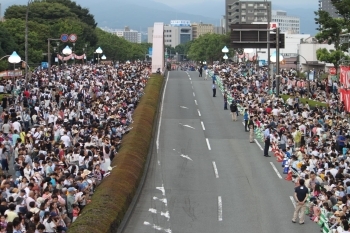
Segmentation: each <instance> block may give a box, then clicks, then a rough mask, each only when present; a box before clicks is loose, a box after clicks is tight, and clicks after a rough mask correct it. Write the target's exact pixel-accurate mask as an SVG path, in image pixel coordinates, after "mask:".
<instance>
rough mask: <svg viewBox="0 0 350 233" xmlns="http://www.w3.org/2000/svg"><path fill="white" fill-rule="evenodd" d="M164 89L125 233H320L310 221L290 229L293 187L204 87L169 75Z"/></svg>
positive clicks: (191, 75) (192, 75)
mask: <svg viewBox="0 0 350 233" xmlns="http://www.w3.org/2000/svg"><path fill="white" fill-rule="evenodd" d="M166 85H167V86H166V89H165V95H164V99H163V101H164V104H163V108H162V113H161V114H160V115H161V116H160V117H161V121H160V124H161V126H160V131H159V141H157V139H156V141H157V142H156V144H157V146H156V147H155V152H154V155H153V158H152V160H151V165H150V170H149V172H148V175H147V178H146V183H145V186H144V188H143V190H142V193H141V196H140V199H139V201H138V203H137V205H136V208H135V210H134V212H133V213H132V216H131V218H130V220H129V222H128V224H127V226H126V228H125V231H124V232H125V233H151V232H168V233H170V232H171V233H197V232H198V233H199V232H200V233H219V232H222V233H228V232H230V233H231V232H237V233H238V232H259V233H279V232H283V233H295V232H299V233H304V232H305V233H313V232H314V233H317V232H319V227H318V226H317V224H316V223H312V222H311V221H310V220H309V219H306V222H305V224H304V225H299V224H293V223H292V222H291V219H292V214H293V210H294V207H293V202H292V201H291V199H290V196H292V195H293V191H294V185H293V183H292V182H290V181H286V180H284V175H283V174H282V167H281V164H280V163H277V162H276V161H275V157H271V158H266V157H264V156H263V151H262V150H261V149H260V148H259V147H258V145H257V144H256V143H249V135H248V133H246V132H244V127H243V125H242V121H237V122H232V121H231V116H230V113H229V110H226V111H225V110H223V108H224V107H223V96H222V94H221V93H220V92H218V93H217V97H216V98H213V97H212V90H211V81H210V80H203V78H199V77H198V73H197V72H184V71H172V72H170V73H169V76H168V81H167V84H166ZM241 118H242V116H240V117H239V119H240V120H242V119H241ZM271 162H272V164H271ZM274 166H275V168H276V170H277V171H278V173H277V172H276V171H275V169H273V168H274ZM279 176H280V177H279Z"/></svg>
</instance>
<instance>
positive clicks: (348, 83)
mask: <svg viewBox="0 0 350 233" xmlns="http://www.w3.org/2000/svg"><path fill="white" fill-rule="evenodd" d="M340 83H341V84H342V87H343V88H350V66H340Z"/></svg>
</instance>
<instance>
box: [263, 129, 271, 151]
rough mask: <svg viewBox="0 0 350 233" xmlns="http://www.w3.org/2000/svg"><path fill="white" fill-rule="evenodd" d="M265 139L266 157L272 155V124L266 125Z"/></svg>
mask: <svg viewBox="0 0 350 233" xmlns="http://www.w3.org/2000/svg"><path fill="white" fill-rule="evenodd" d="M264 140H265V147H264V156H265V157H271V156H270V155H269V148H270V126H269V125H268V126H266V129H265V131H264Z"/></svg>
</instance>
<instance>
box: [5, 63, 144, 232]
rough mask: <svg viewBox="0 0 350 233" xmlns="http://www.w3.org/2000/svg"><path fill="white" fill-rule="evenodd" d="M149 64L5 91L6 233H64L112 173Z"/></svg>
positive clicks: (38, 80) (89, 69)
mask: <svg viewBox="0 0 350 233" xmlns="http://www.w3.org/2000/svg"><path fill="white" fill-rule="evenodd" d="M149 68H150V67H149V64H146V63H130V62H127V63H125V64H121V63H119V64H116V65H113V66H111V65H94V64H86V65H62V66H59V67H58V66H54V67H52V68H51V74H50V75H49V73H48V70H41V69H37V70H35V71H34V72H33V73H32V75H31V77H30V80H29V82H26V80H25V78H24V77H22V78H18V79H3V80H2V81H1V84H0V94H1V96H2V100H1V107H0V112H1V124H0V125H1V127H0V143H1V148H0V157H1V166H2V172H3V175H2V179H1V185H0V194H1V195H0V202H1V203H0V216H1V217H0V232H6V233H12V232H13V233H17V232H26V233H34V232H47V233H53V232H62V233H63V232H66V230H67V228H68V227H69V225H70V224H71V223H72V222H74V221H75V220H76V219H77V217H78V216H79V213H80V212H81V211H82V210H83V209H84V207H85V206H86V205H87V204H88V203H89V202H90V201H91V196H92V195H93V193H94V191H95V188H96V187H97V186H98V185H99V184H100V182H102V180H103V178H104V177H106V176H108V175H109V174H110V171H111V170H112V169H113V167H112V166H111V160H113V158H114V157H115V156H117V153H118V149H119V146H120V143H121V141H122V138H123V135H124V134H126V133H127V132H128V131H129V130H132V128H131V127H130V124H131V123H132V122H133V118H132V116H133V111H134V109H135V108H136V106H137V104H138V102H139V100H140V98H141V96H142V95H143V91H144V87H145V85H146V83H147V80H148V78H149V75H150V69H149Z"/></svg>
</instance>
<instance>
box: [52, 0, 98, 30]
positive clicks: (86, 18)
mask: <svg viewBox="0 0 350 233" xmlns="http://www.w3.org/2000/svg"><path fill="white" fill-rule="evenodd" d="M46 2H48V3H60V4H62V5H64V6H66V7H68V8H69V9H70V10H71V12H72V13H74V14H75V15H76V16H77V17H78V18H79V19H80V20H81V21H82V22H84V23H86V24H87V25H89V26H90V27H92V28H96V26H97V23H96V21H95V18H94V16H93V15H92V14H91V13H90V12H89V9H87V8H83V7H81V6H80V5H78V4H77V3H76V2H74V1H71V0H46Z"/></svg>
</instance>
